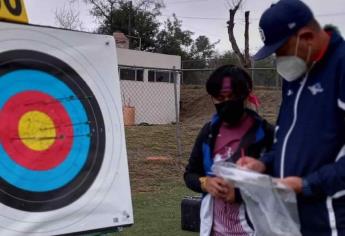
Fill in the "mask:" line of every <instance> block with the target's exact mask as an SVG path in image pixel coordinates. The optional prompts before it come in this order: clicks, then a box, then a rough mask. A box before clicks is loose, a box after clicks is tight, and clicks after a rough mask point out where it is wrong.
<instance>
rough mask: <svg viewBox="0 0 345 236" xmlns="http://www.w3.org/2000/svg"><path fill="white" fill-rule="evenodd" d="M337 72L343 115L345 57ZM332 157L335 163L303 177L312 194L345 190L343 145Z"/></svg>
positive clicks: (344, 152) (340, 106) (317, 194)
mask: <svg viewBox="0 0 345 236" xmlns="http://www.w3.org/2000/svg"><path fill="white" fill-rule="evenodd" d="M337 72H338V73H339V87H338V88H339V90H338V101H337V102H338V104H337V105H338V108H339V109H340V111H343V115H344V117H345V58H344V59H343V60H342V62H341V63H340V64H339V66H338V71H337ZM344 122H345V121H344ZM334 158H335V160H336V161H335V163H332V164H329V165H326V166H323V167H322V168H321V169H320V170H318V171H316V172H314V173H312V174H310V175H308V176H306V177H305V178H304V179H305V180H306V182H307V183H308V184H309V187H310V188H311V190H312V195H314V196H325V195H326V196H333V195H334V194H335V193H337V192H339V191H343V190H345V146H344V147H343V149H342V150H341V151H340V153H339V155H338V157H334Z"/></svg>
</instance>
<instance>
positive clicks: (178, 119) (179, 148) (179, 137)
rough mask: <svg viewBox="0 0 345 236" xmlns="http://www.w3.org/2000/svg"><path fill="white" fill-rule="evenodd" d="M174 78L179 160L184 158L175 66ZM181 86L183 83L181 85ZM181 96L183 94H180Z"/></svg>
mask: <svg viewBox="0 0 345 236" xmlns="http://www.w3.org/2000/svg"><path fill="white" fill-rule="evenodd" d="M173 69H174V70H173V73H172V75H173V79H174V94H175V114H176V141H177V155H178V158H179V160H180V161H181V160H182V142H181V127H180V104H179V96H178V94H177V93H178V90H177V83H178V78H177V76H176V67H175V66H174V67H173ZM180 88H181V85H180ZM180 96H181V95H180Z"/></svg>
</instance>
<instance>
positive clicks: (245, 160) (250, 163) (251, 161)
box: [236, 157, 266, 173]
mask: <svg viewBox="0 0 345 236" xmlns="http://www.w3.org/2000/svg"><path fill="white" fill-rule="evenodd" d="M236 164H237V165H239V166H241V167H243V168H246V169H249V170H253V171H256V172H259V173H264V172H265V171H266V166H265V164H264V163H263V162H261V161H259V160H257V159H255V158H252V157H241V158H240V159H239V160H238V161H237V163H236Z"/></svg>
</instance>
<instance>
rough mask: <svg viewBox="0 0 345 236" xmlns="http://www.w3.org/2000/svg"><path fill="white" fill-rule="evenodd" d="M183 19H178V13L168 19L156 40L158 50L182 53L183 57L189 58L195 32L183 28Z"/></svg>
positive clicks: (165, 52)
mask: <svg viewBox="0 0 345 236" xmlns="http://www.w3.org/2000/svg"><path fill="white" fill-rule="evenodd" d="M181 27H182V21H180V20H178V19H177V17H176V15H175V14H174V15H173V19H172V20H170V19H167V20H166V22H165V23H164V29H162V30H161V31H160V32H159V33H158V35H157V40H156V50H155V51H156V52H159V53H164V54H169V55H180V56H181V57H182V59H186V58H188V50H187V48H188V47H190V46H191V45H192V43H193V39H192V35H193V32H191V31H189V30H182V28H181Z"/></svg>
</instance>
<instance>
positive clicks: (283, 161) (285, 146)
mask: <svg viewBox="0 0 345 236" xmlns="http://www.w3.org/2000/svg"><path fill="white" fill-rule="evenodd" d="M313 66H314V64H313V65H312V66H311V68H310V70H311V69H312V67H313ZM310 70H309V71H308V72H307V74H306V75H305V77H304V79H303V81H302V83H301V87H300V88H299V90H298V93H297V96H296V100H295V104H294V118H293V121H292V125H291V127H290V129H289V131H288V132H287V134H286V137H285V140H284V143H283V148H282V155H281V160H280V178H284V170H285V166H284V165H285V158H286V148H287V144H288V142H289V139H290V136H291V134H292V131H293V130H294V128H295V126H296V123H297V112H298V104H299V99H300V97H301V94H302V91H303V89H304V87H305V84H306V82H307V79H308V76H309V72H310Z"/></svg>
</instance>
